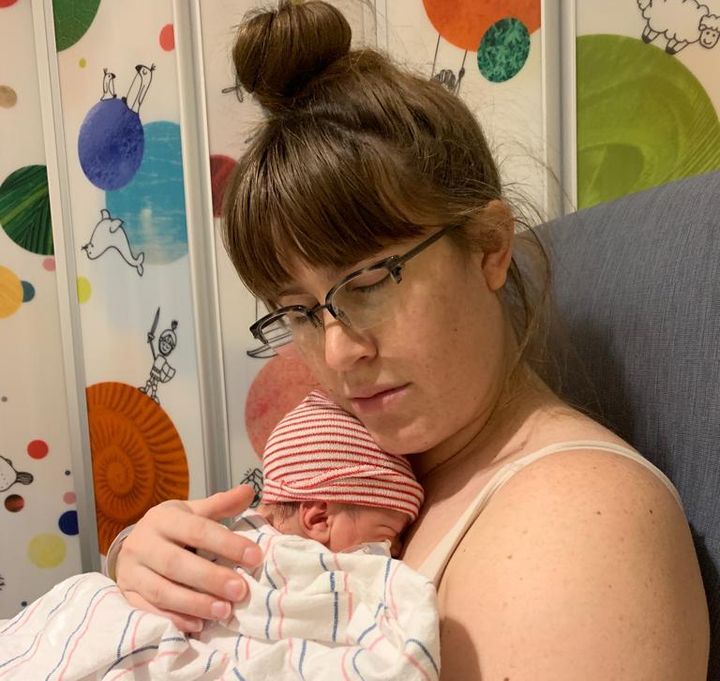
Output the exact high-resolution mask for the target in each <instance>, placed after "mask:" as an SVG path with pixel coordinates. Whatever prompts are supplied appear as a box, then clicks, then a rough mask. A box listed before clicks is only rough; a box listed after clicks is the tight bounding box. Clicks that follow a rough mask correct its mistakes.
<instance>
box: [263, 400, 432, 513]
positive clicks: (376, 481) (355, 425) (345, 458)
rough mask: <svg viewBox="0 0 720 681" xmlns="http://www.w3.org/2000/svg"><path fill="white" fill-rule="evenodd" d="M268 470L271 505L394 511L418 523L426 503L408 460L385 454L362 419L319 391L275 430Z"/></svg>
mask: <svg viewBox="0 0 720 681" xmlns="http://www.w3.org/2000/svg"><path fill="white" fill-rule="evenodd" d="M263 469H264V470H263V476H264V482H263V491H262V500H263V502H264V503H267V504H271V503H275V502H281V501H335V502H339V503H344V504H358V505H360V506H375V507H377V508H387V509H394V510H396V511H402V512H403V513H407V514H408V515H409V516H410V518H411V519H412V520H415V519H416V518H417V516H418V513H419V511H420V506H421V505H422V502H423V498H424V492H423V488H422V486H421V485H420V483H418V482H417V480H416V479H415V476H414V474H413V472H412V468H410V464H409V463H408V462H407V460H406V458H405V457H404V456H395V455H393V454H388V453H387V452H384V451H383V450H382V449H380V447H378V446H377V444H375V441H374V440H373V439H372V437H370V433H368V431H367V429H366V428H365V426H363V424H362V423H360V421H358V419H356V418H355V417H354V416H353V415H352V414H348V413H347V412H346V411H345V410H343V409H342V408H341V407H339V406H338V405H337V404H335V403H333V402H331V401H330V400H329V399H328V398H327V397H325V395H323V394H322V393H320V392H317V391H313V392H311V393H310V394H309V395H308V396H307V397H306V398H305V399H304V400H303V401H302V402H301V403H300V404H299V405H298V406H297V407H295V409H293V410H292V411H291V412H289V413H288V414H286V415H285V417H284V418H283V419H282V420H281V421H280V423H278V425H277V426H276V427H275V430H273V432H272V433H271V435H270V437H269V438H268V441H267V444H266V445H265V452H264V454H263Z"/></svg>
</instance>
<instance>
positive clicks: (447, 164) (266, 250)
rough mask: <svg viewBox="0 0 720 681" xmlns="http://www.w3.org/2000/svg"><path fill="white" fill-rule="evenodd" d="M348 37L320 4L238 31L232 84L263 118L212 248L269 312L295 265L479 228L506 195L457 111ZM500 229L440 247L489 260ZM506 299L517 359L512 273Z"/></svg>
mask: <svg viewBox="0 0 720 681" xmlns="http://www.w3.org/2000/svg"><path fill="white" fill-rule="evenodd" d="M350 39H351V31H350V26H349V25H348V23H347V21H346V20H345V18H344V17H343V15H342V14H341V13H340V12H339V11H338V10H337V9H335V8H334V7H332V6H331V5H328V4H327V3H325V2H320V1H317V0H309V1H307V2H304V3H300V4H295V3H293V2H290V1H287V0H285V1H281V2H280V3H279V8H278V9H277V10H265V11H259V12H258V11H256V12H253V13H251V14H248V15H247V16H246V17H245V19H244V20H243V23H242V24H241V25H240V27H239V29H238V33H237V40H236V43H235V46H234V49H233V59H234V63H235V69H236V73H237V80H238V84H239V85H241V86H242V87H243V88H245V89H246V90H247V91H249V92H251V93H253V94H254V95H255V97H256V98H257V100H258V101H259V103H260V104H261V106H262V107H263V109H264V110H265V112H266V117H265V120H264V121H263V123H262V124H261V125H260V127H259V129H258V130H257V131H256V132H255V134H254V136H253V137H252V140H251V142H250V145H249V148H248V149H247V151H246V152H245V153H244V154H243V156H242V157H241V158H240V160H239V164H238V167H237V168H236V171H235V173H234V175H233V177H232V179H231V181H230V183H229V184H228V187H227V189H226V194H225V204H224V218H225V219H224V231H223V238H224V242H225V246H226V249H227V251H228V253H229V255H230V258H231V259H232V261H233V264H234V265H235V268H236V269H237V271H238V273H239V275H240V277H241V279H242V280H243V281H244V283H245V284H246V286H247V287H248V288H249V289H250V290H251V291H252V292H253V293H254V294H255V295H257V296H258V297H259V298H261V299H263V300H264V301H265V302H267V303H268V304H269V305H274V304H275V303H276V298H277V294H278V292H279V291H280V290H282V289H283V288H284V287H285V286H286V285H287V284H288V283H289V282H290V281H291V274H290V272H289V267H290V265H292V263H294V262H298V261H300V262H303V263H305V264H307V265H310V266H312V267H321V268H322V267H334V268H345V267H349V266H352V265H353V264H355V263H356V262H358V261H359V260H361V259H364V258H367V257H370V256H372V254H373V253H375V252H377V251H379V250H380V249H382V248H384V247H386V246H388V245H389V244H391V243H393V242H397V241H400V240H404V239H409V238H413V237H416V236H420V235H421V234H423V233H424V232H425V231H426V230H427V229H428V228H432V227H439V226H444V225H450V224H463V223H466V222H468V221H470V220H473V219H477V218H479V216H480V215H481V213H482V209H483V208H484V207H485V206H486V205H487V203H488V202H490V201H492V200H494V199H500V198H502V197H503V192H502V187H501V181H500V175H499V172H498V169H497V166H496V164H495V161H494V159H493V157H492V155H491V153H490V150H489V148H488V144H487V142H486V140H485V137H484V135H483V133H482V130H481V128H480V126H479V124H478V122H477V120H476V119H475V117H474V116H473V115H472V113H471V112H470V111H469V109H468V108H467V106H466V105H465V104H464V103H463V102H462V101H461V100H460V99H459V98H458V97H457V96H455V95H454V94H452V93H451V92H449V91H448V90H447V89H446V88H445V87H444V86H443V85H442V84H440V83H439V82H437V81H434V80H428V79H427V78H424V77H420V76H417V75H414V74H412V73H409V72H408V71H405V70H402V69H400V68H399V67H397V66H396V65H394V64H393V63H392V62H391V61H390V59H389V58H388V57H387V56H385V55H383V54H380V53H379V52H377V51H375V50H371V49H357V50H351V49H350ZM506 227H507V226H505V228H506ZM502 230H503V226H502V225H497V224H489V223H487V221H485V224H484V228H483V229H481V230H473V233H472V238H471V237H470V234H469V232H468V231H465V230H464V229H456V230H453V232H451V235H452V238H453V239H454V240H456V241H459V242H460V244H461V245H462V246H463V247H465V248H466V249H467V248H479V249H482V250H483V251H486V252H492V251H496V250H498V249H499V248H500V247H501V245H502V243H503V240H502ZM526 236H527V235H523V238H525V237H526ZM541 255H542V258H543V262H544V263H546V258H545V257H544V253H542V254H541ZM505 288H506V289H507V290H506V291H505V292H504V294H505V297H506V303H507V304H506V308H509V309H508V312H509V313H510V318H511V319H512V320H513V325H514V328H515V331H516V334H517V336H518V342H519V344H520V348H521V351H522V350H523V349H524V348H525V346H526V344H527V341H528V339H529V337H530V332H531V331H532V329H533V327H534V326H535V325H536V321H535V320H536V315H535V313H534V306H533V304H531V302H530V295H529V292H528V290H527V286H526V284H525V283H524V282H523V279H522V276H521V274H520V271H519V270H518V268H517V265H516V264H515V262H513V263H512V265H511V267H510V272H509V279H508V283H507V284H506V287H505ZM541 288H542V289H543V290H544V289H546V288H547V284H546V282H545V284H544V286H542V287H541ZM518 359H519V358H518Z"/></svg>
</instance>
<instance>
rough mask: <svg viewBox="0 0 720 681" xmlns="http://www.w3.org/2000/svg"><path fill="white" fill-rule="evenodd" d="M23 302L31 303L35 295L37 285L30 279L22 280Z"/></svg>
mask: <svg viewBox="0 0 720 681" xmlns="http://www.w3.org/2000/svg"><path fill="white" fill-rule="evenodd" d="M22 290H23V303H29V302H30V301H31V300H32V299H33V298H34V297H35V287H34V286H33V285H32V284H31V283H30V282H29V281H23V282H22Z"/></svg>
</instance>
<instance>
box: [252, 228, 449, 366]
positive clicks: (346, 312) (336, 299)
mask: <svg viewBox="0 0 720 681" xmlns="http://www.w3.org/2000/svg"><path fill="white" fill-rule="evenodd" d="M458 226H459V225H458V224H453V225H448V226H447V227H444V228H443V229H441V230H439V231H437V232H435V233H434V234H432V235H431V236H429V237H428V238H427V239H424V240H423V241H421V242H420V243H419V244H417V245H416V246H414V247H413V248H411V249H410V250H409V251H408V252H407V253H405V254H404V255H391V256H390V257H389V258H384V259H383V260H380V261H379V262H376V263H375V264H373V265H369V266H368V267H363V268H362V269H360V270H357V271H355V272H352V273H351V274H348V275H347V276H346V277H343V278H342V279H341V280H340V281H339V282H338V283H337V284H335V286H333V287H332V288H331V289H330V290H329V291H328V292H327V295H326V296H325V302H324V303H322V304H318V305H315V306H314V307H310V308H309V307H306V306H304V305H286V306H285V307H281V308H279V309H277V310H275V311H274V312H271V313H270V314H268V315H265V316H264V317H262V318H261V319H258V320H257V321H256V322H255V323H254V324H253V325H252V326H251V327H250V333H252V335H253V336H254V338H255V339H256V340H258V341H260V343H261V345H260V347H258V348H255V349H253V350H248V352H247V354H248V355H249V356H250V357H257V358H266V357H272V356H274V355H276V354H278V353H280V354H282V349H284V348H287V346H289V345H290V343H295V344H296V345H298V346H299V347H301V348H305V349H311V348H312V347H314V346H316V345H317V343H318V341H319V340H320V339H321V337H322V332H323V330H324V324H323V320H322V311H323V310H327V311H328V312H329V313H330V314H331V315H332V317H333V318H334V319H337V320H338V321H339V322H341V323H342V324H344V325H345V326H348V327H350V328H352V329H355V330H356V331H367V330H368V329H371V328H373V327H374V326H377V325H378V324H380V323H381V322H383V321H386V320H387V319H388V318H389V317H392V315H393V313H394V311H395V309H396V307H395V302H396V297H397V288H396V287H395V286H393V284H399V283H400V282H401V281H402V271H403V268H404V267H405V265H406V263H407V262H408V261H409V260H411V259H412V258H414V257H415V256H416V255H418V254H419V253H421V252H422V251H424V250H425V249H426V248H428V246H431V245H432V244H434V243H435V242H436V241H438V240H439V239H440V238H442V237H443V236H445V235H446V234H448V233H449V232H450V231H452V230H453V229H455V228H456V227H458Z"/></svg>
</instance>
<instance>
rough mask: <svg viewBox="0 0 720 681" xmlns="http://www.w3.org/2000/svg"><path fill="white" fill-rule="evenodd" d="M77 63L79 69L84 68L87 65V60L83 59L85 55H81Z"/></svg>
mask: <svg viewBox="0 0 720 681" xmlns="http://www.w3.org/2000/svg"><path fill="white" fill-rule="evenodd" d="M78 63H79V64H80V68H81V69H84V68H85V67H86V66H87V60H86V59H85V57H81V58H80V61H79V62H78Z"/></svg>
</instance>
